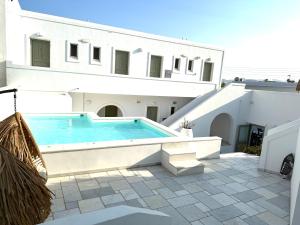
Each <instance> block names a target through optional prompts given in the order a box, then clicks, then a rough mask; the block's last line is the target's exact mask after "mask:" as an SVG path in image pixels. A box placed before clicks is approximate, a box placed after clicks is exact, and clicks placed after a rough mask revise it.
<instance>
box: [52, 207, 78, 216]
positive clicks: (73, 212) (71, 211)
mask: <svg viewBox="0 0 300 225" xmlns="http://www.w3.org/2000/svg"><path fill="white" fill-rule="evenodd" d="M77 214H80V210H79V208H76V209H68V210H64V211H60V212H56V213H54V214H53V218H54V219H59V218H62V217H66V216H71V215H77Z"/></svg>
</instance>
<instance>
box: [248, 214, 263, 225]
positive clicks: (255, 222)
mask: <svg viewBox="0 0 300 225" xmlns="http://www.w3.org/2000/svg"><path fill="white" fill-rule="evenodd" d="M243 220H244V221H245V222H246V223H248V224H249V225H269V224H267V223H265V222H264V221H262V220H261V219H260V218H258V217H256V216H251V217H247V218H245V219H243Z"/></svg>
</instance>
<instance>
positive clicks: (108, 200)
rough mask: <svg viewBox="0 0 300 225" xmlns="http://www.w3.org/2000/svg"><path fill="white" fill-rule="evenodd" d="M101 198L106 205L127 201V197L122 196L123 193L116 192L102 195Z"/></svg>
mask: <svg viewBox="0 0 300 225" xmlns="http://www.w3.org/2000/svg"><path fill="white" fill-rule="evenodd" d="M101 200H102V201H103V203H104V204H105V205H109V204H113V203H118V202H122V201H125V199H124V198H123V197H122V195H121V194H114V195H106V196H102V197H101Z"/></svg>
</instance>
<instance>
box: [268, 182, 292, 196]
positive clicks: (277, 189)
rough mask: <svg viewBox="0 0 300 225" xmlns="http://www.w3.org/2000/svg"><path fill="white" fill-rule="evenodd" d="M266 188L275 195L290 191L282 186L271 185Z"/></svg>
mask: <svg viewBox="0 0 300 225" xmlns="http://www.w3.org/2000/svg"><path fill="white" fill-rule="evenodd" d="M265 188H266V189H268V190H269V191H271V192H273V193H275V194H277V193H279V192H283V191H286V190H288V189H289V188H288V187H286V186H285V185H281V184H271V185H269V186H266V187H265Z"/></svg>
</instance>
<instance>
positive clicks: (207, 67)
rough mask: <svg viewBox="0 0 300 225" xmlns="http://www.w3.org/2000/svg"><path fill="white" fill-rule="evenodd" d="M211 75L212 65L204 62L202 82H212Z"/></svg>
mask: <svg viewBox="0 0 300 225" xmlns="http://www.w3.org/2000/svg"><path fill="white" fill-rule="evenodd" d="M212 74H213V63H209V62H205V63H204V69H203V78H202V80H203V81H207V82H210V81H211V80H212Z"/></svg>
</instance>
